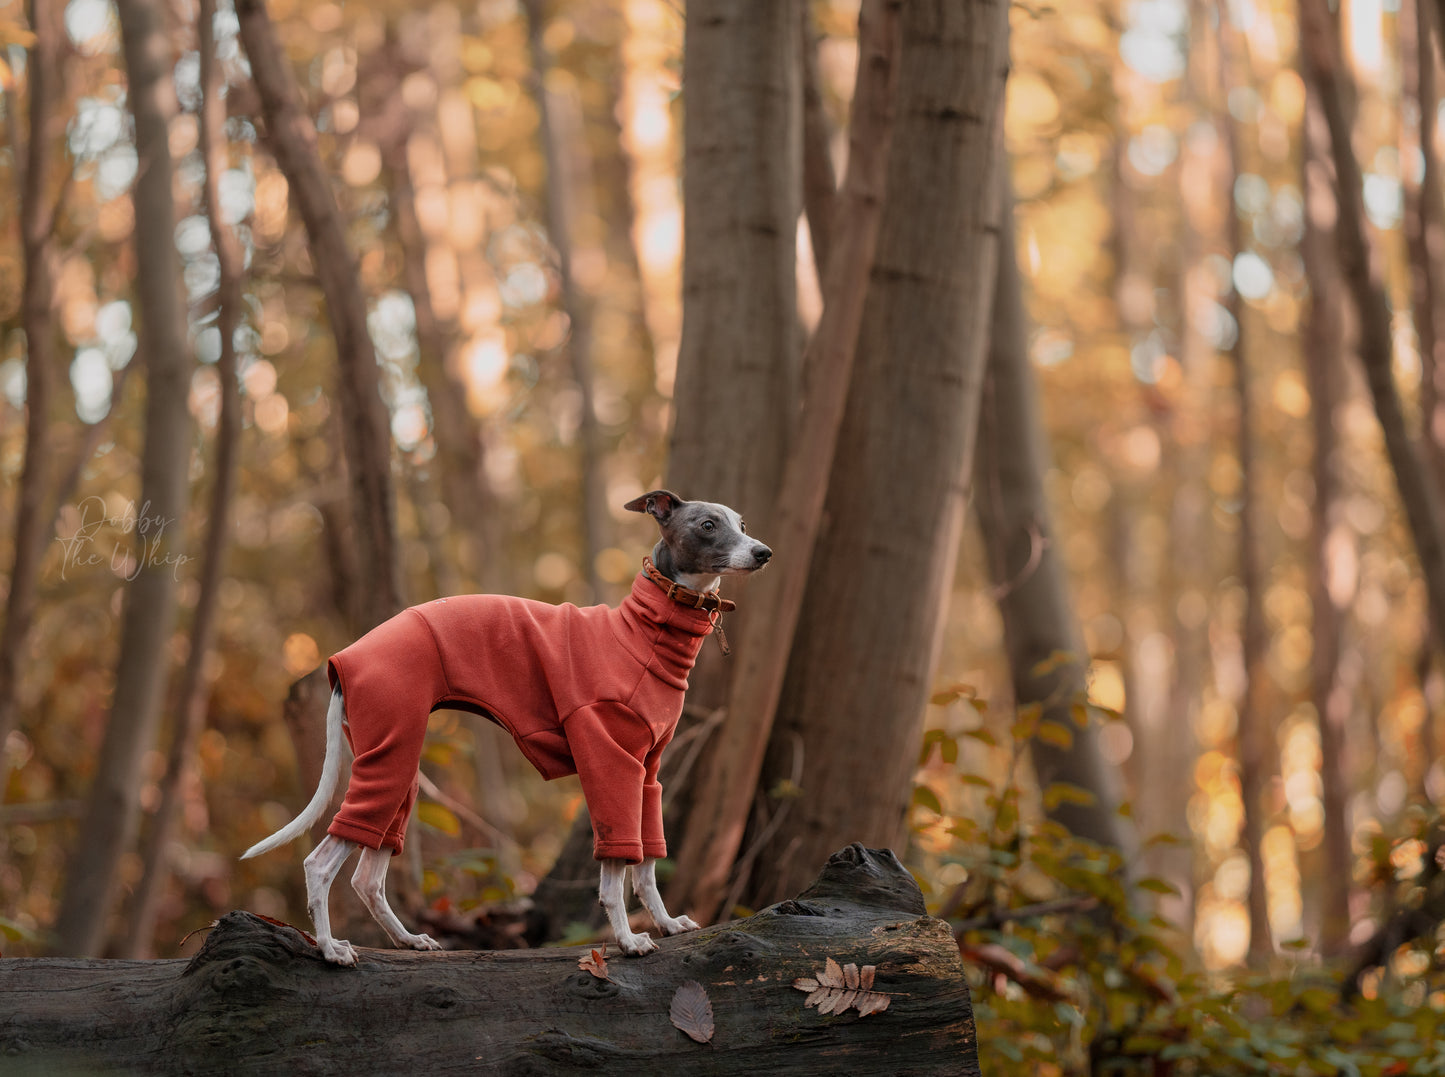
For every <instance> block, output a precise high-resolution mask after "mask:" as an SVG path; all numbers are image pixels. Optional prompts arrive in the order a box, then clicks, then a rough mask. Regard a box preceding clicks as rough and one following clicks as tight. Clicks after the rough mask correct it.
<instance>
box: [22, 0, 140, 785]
mask: <svg viewBox="0 0 1445 1077" xmlns="http://www.w3.org/2000/svg"><path fill="white" fill-rule="evenodd" d="M29 9H30V31H31V33H32V34H34V36H35V39H34V43H33V44H32V45H31V46H30V55H29V59H28V62H27V64H26V68H25V71H26V82H27V83H28V85H29V91H30V102H29V104H30V108H29V120H30V124H29V127H30V130H29V134H28V136H27V141H26V142H25V144H24V146H23V149H24V153H23V154H18V156H20V157H21V158H22V159H23V160H24V162H25V170H24V178H23V181H22V183H21V188H20V221H21V225H20V238H21V247H22V251H23V257H24V260H25V282H24V284H23V285H22V288H21V296H20V318H21V324H22V325H23V327H24V329H25V412H26V419H25V462H24V464H23V465H22V466H21V469H20V484H19V486H18V487H17V489H16V498H15V557H14V560H13V561H12V562H11V567H10V589H9V591H8V593H7V594H6V596H5V623H4V626H3V628H0V780H3V779H4V777H5V773H6V763H5V758H6V755H5V741H6V739H7V738H8V737H9V735H10V731H11V730H12V729H14V728H15V724H16V718H17V712H18V710H19V695H20V665H21V660H22V658H23V657H24V655H25V644H26V640H27V639H28V638H29V636H30V625H31V622H32V621H33V620H34V618H35V599H36V594H37V593H38V591H39V589H40V561H41V558H43V557H44V556H45V547H46V541H45V538H46V531H47V530H48V527H47V525H48V524H49V522H50V515H51V514H48V513H46V511H45V502H46V498H48V497H49V496H50V489H49V486H50V463H51V461H50V455H51V449H50V446H49V445H48V440H49V434H50V406H51V397H52V396H53V394H54V391H55V317H54V308H55V281H54V277H55V267H54V265H53V262H54V260H55V251H54V244H53V242H52V240H51V232H52V229H53V226H54V220H55V210H54V203H53V201H52V196H51V193H50V178H51V174H52V169H51V167H50V164H51V158H52V156H53V154H54V148H53V146H52V141H53V136H54V135H55V134H56V133H57V131H56V128H55V117H56V113H55V108H54V105H55V102H54V100H53V98H54V97H55V91H56V90H57V89H59V88H61V87H59V86H58V85H56V84H57V83H59V81H60V77H61V75H62V71H61V68H60V47H61V41H62V31H61V26H60V17H59V11H58V10H57V9H56V7H55V5H53V4H49V3H46V2H45V0H31V2H30V4H29ZM14 141H15V142H16V143H18V139H16V140H14ZM21 148H22V147H20V146H19V145H18V144H17V145H16V149H17V150H19V149H21ZM112 404H113V402H112Z"/></svg>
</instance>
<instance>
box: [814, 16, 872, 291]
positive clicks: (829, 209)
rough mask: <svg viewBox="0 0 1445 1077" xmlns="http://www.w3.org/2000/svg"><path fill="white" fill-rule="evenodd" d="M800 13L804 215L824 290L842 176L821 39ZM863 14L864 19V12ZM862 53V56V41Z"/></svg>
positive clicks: (819, 283)
mask: <svg viewBox="0 0 1445 1077" xmlns="http://www.w3.org/2000/svg"><path fill="white" fill-rule="evenodd" d="M798 14H799V17H800V18H801V19H802V22H803V33H802V37H801V38H800V39H799V42H798V47H799V48H800V49H801V50H802V51H801V55H802V71H803V212H804V215H805V216H806V217H807V219H808V242H809V244H810V245H811V246H812V248H813V266H814V269H815V270H816V271H817V274H818V287H819V288H821V287H823V284H824V282H825V281H827V279H828V264H829V261H830V258H831V255H832V250H833V228H834V225H835V223H836V222H835V221H834V217H835V215H836V213H837V208H836V207H837V204H838V177H837V175H836V173H835V172H834V170H833V150H832V137H831V135H830V132H829V130H828V114H827V112H825V111H824V109H823V87H822V85H821V83H820V82H819V80H818V39H817V34H816V33H815V32H814V30H813V17H812V12H811V11H810V10H809V5H808V4H806V3H805V4H801V5H799V9H798ZM859 15H860V18H861V15H862V13H861V11H860V13H859ZM858 51H859V54H860V56H861V54H862V51H863V45H862V42H861V41H860V42H859V46H858ZM856 100H857V95H856V94H855V95H854V101H855V102H856Z"/></svg>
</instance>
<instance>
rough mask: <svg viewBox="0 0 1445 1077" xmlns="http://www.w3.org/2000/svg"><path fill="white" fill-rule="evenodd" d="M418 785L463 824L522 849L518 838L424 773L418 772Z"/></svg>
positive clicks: (495, 839) (505, 843)
mask: <svg viewBox="0 0 1445 1077" xmlns="http://www.w3.org/2000/svg"><path fill="white" fill-rule="evenodd" d="M416 783H417V785H418V786H420V787H421V791H422V792H423V793H425V794H426V795H427V796H428V797H430V798H431V799H432V800H435V801H436V802H437V803H438V804H440V805H442V806H443V807H445V808H448V809H450V810H451V811H453V812H455V813H456V815H457V817H458V818H459V819H461V820H462V822H464V823H467V824H469V825H471V826H474V827H476V828H477V829H478V830H480V831H481V832H482V833H483V834H486V835H488V836H489V837H491V838H492V839H493V840H494V841H499V842H501V843H502V844H504V845H510V846H511V847H512V848H514V849H520V848H521V847H522V846H521V844H520V843H519V842H518V841H517V839H516V838H514V837H512V836H511V835H510V834H507V833H504V832H503V831H501V830H498V829H497V828H496V827H494V826H493V825H492V824H491V823H489V822H487V821H486V820H485V819H483V818H482V817H481V816H480V815H478V814H477V813H476V812H475V811H474V810H473V809H471V808H469V807H467V805H465V804H463V803H462V802H461V801H460V800H457V799H456V798H455V797H453V796H450V795H448V794H446V793H443V792H442V791H441V789H440V788H438V786H437V784H436V782H434V781H432V780H431V779H430V778H428V777H427V776H426V774H425V773H424V772H423V771H420V770H418V771H417V772H416Z"/></svg>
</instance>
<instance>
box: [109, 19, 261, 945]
mask: <svg viewBox="0 0 1445 1077" xmlns="http://www.w3.org/2000/svg"><path fill="white" fill-rule="evenodd" d="M215 14H216V4H215V0H200V11H199V13H198V15H197V17H196V22H197V28H198V31H199V33H198V37H199V40H200V49H199V51H200V61H201V93H202V98H201V109H200V141H201V152H202V154H203V156H204V159H205V167H206V179H205V187H204V194H205V207H206V219H207V221H208V223H209V225H210V229H211V243H212V245H213V246H214V247H215V250H216V257H217V260H218V262H219V265H220V282H219V285H218V292H219V307H218V310H217V313H216V328H217V330H218V331H219V332H220V334H221V353H220V357H219V358H218V359H217V361H216V375H217V377H218V379H219V380H220V383H221V409H220V416H219V418H218V419H217V422H216V456H215V461H214V462H213V464H212V466H211V470H212V475H211V482H212V486H211V498H210V514H209V517H208V519H207V521H206V537H205V543H204V548H203V549H202V551H201V572H200V579H199V590H198V592H197V595H196V608H195V612H194V614H193V615H192V618H191V648H190V653H189V654H188V655H187V657H186V665H185V669H184V671H183V672H182V675H181V684H180V690H179V692H178V693H177V695H176V699H177V701H178V704H179V705H178V707H177V711H176V715H177V718H176V727H175V729H174V730H173V731H172V733H171V746H170V752H169V755H168V756H167V759H166V773H165V777H164V778H163V779H162V780H161V797H160V803H159V804H158V806H157V807H156V812H155V816H154V818H153V820H152V823H151V832H150V836H149V839H148V843H147V846H146V851H145V858H144V861H145V862H144V868H143V870H142V872H141V881H140V885H139V887H138V888H137V890H136V894H135V898H134V899H133V901H132V906H131V918H130V919H131V929H130V938H129V940H128V942H127V944H126V956H127V957H149V956H150V954H151V944H152V942H153V940H154V938H155V927H156V915H157V912H158V910H159V907H160V899H161V895H162V893H163V892H164V890H165V884H166V881H167V880H168V879H169V878H170V869H169V866H168V864H167V863H166V854H167V852H168V850H169V847H170V842H171V835H172V834H173V833H174V831H175V824H176V816H177V813H178V812H179V809H180V801H181V797H182V796H183V795H184V793H185V790H186V787H187V785H188V784H189V783H190V782H191V781H192V780H193V763H194V761H193V759H192V754H193V753H194V752H195V748H196V742H197V740H198V739H199V738H200V735H201V730H202V729H204V728H205V723H206V707H207V704H208V703H209V701H210V681H209V679H208V678H207V676H206V666H207V663H208V662H209V660H210V657H211V650H212V648H213V646H214V645H215V640H216V603H217V601H218V599H219V596H220V589H221V579H222V576H223V570H224V568H225V558H226V548H227V545H228V542H227V537H228V532H229V531H230V525H231V495H232V493H233V492H234V490H235V488H236V456H237V449H238V446H239V444H240V439H241V388H240V384H239V383H238V381H237V375H236V343H235V338H236V329H237V327H238V326H239V325H240V321H241V314H242V303H243V301H244V297H243V296H242V293H241V274H242V273H243V272H244V257H243V255H242V251H241V247H240V244H239V243H238V242H237V240H236V236H235V234H234V233H233V232H232V231H231V230H230V229H229V228H228V227H227V226H226V224H225V222H224V221H222V220H221V209H220V192H221V173H222V172H224V171H225V170H226V167H227V164H228V153H227V142H226V136H225V123H226V103H225V101H224V100H223V99H222V97H221V93H220V91H221V71H220V67H219V66H218V64H217V62H216V42H215V27H214V25H213V21H214V19H215Z"/></svg>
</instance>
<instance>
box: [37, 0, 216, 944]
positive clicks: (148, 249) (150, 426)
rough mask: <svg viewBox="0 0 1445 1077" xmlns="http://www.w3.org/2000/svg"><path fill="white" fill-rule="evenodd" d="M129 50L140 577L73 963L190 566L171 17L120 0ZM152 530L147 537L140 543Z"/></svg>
mask: <svg viewBox="0 0 1445 1077" xmlns="http://www.w3.org/2000/svg"><path fill="white" fill-rule="evenodd" d="M117 6H118V10H119V14H120V32H121V46H122V50H123V52H124V54H125V65H126V72H127V75H128V80H129V91H128V93H127V99H128V101H129V102H130V107H131V111H132V113H133V114H134V116H135V130H136V153H137V154H138V155H139V159H140V161H141V162H142V167H141V169H140V171H139V173H138V174H137V177H136V184H135V196H134V197H135V220H136V228H135V236H136V261H137V276H136V291H137V296H138V299H139V304H140V314H141V322H140V348H139V352H138V354H139V355H140V356H142V357H144V362H145V369H146V409H145V424H146V425H145V429H146V434H145V448H144V450H143V453H142V457H141V484H140V485H141V495H140V504H139V506H138V507H137V510H136V514H137V518H138V527H137V536H136V541H137V543H139V545H138V547H137V548H136V549H135V550H134V551H133V553H134V555H135V557H136V561H137V567H136V571H135V576H134V578H133V579H132V580H131V582H130V585H129V587H128V588H127V590H126V597H125V612H124V615H123V621H122V626H121V644H120V659H119V664H118V666H117V670H116V680H115V701H114V704H113V707H112V710H111V714H110V720H109V721H108V722H107V724H106V729H105V738H104V741H103V742H102V744H101V748H100V754H99V756H98V760H97V769H96V775H95V779H94V782H93V784H92V787H91V792H90V797H89V800H88V802H87V806H86V813H85V818H84V819H83V820H82V824H81V827H80V830H79V832H78V833H79V837H78V841H77V843H76V847H75V849H74V851H73V855H72V858H71V861H70V870H69V874H68V877H67V880H66V888H65V894H64V897H63V898H62V900H61V904H60V915H59V919H58V921H57V923H56V927H55V933H56V940H57V946H58V948H59V949H60V951H61V952H63V953H65V954H69V955H81V954H95V953H97V952H98V951H99V950H100V948H101V946H102V945H103V943H104V940H105V938H106V935H107V932H108V929H109V919H110V911H111V908H112V905H113V903H114V900H115V896H116V895H115V890H116V875H117V869H118V868H119V865H120V859H121V856H122V855H123V854H124V853H125V852H126V851H127V850H129V849H130V848H131V846H132V845H133V843H134V841H135V836H136V830H137V828H138V826H139V822H140V803H139V791H140V779H139V775H140V768H141V764H142V762H143V760H144V757H145V753H146V752H147V751H149V750H150V749H151V747H152V746H153V745H154V743H155V739H156V724H157V721H158V719H159V717H160V708H161V703H162V697H163V695H164V688H165V677H166V669H167V654H168V646H169V643H170V638H171V632H172V630H173V628H174V627H175V621H176V602H175V592H176V582H177V574H178V573H179V570H180V563H181V561H182V559H183V558H184V555H185V548H186V547H185V539H184V530H183V528H184V523H185V514H186V500H187V481H188V471H189V466H190V434H191V429H190V427H191V422H190V412H189V410H188V408H187V395H188V391H189V388H190V371H191V362H190V357H189V356H188V354H187V351H186V340H185V326H184V321H183V309H182V306H181V297H180V291H179V280H180V275H179V265H178V262H179V259H178V258H177V255H176V249H175V240H174V233H175V206H174V202H173V199H172V194H171V181H172V167H171V154H170V146H169V142H168V139H167V127H168V124H169V122H170V120H171V118H172V117H173V116H174V115H175V111H176V99H175V90H174V87H173V84H172V82H171V74H170V72H171V61H170V56H171V53H170V41H169V37H168V35H167V33H166V24H165V6H164V5H163V4H161V3H157V2H155V0H120V3H119V4H118V5H117ZM142 527H144V528H145V531H144V532H141V530H140V529H141V528H142Z"/></svg>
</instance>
